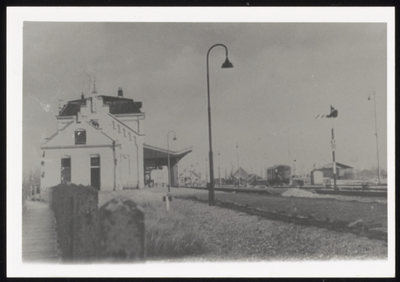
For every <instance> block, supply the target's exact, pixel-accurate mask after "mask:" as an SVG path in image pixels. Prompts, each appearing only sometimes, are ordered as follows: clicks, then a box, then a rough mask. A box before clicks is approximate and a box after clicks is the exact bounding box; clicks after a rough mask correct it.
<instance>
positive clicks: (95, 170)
mask: <svg viewBox="0 0 400 282" xmlns="http://www.w3.org/2000/svg"><path fill="white" fill-rule="evenodd" d="M90 185H91V186H92V187H93V188H96V189H97V190H100V157H99V156H94V157H91V158H90Z"/></svg>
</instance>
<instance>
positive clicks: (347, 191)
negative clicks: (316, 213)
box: [185, 186, 387, 197]
mask: <svg viewBox="0 0 400 282" xmlns="http://www.w3.org/2000/svg"><path fill="white" fill-rule="evenodd" d="M185 188H191V189H199V190H208V188H206V187H202V186H191V187H185ZM273 188H275V190H276V192H273V191H271V189H266V188H253V187H249V188H244V187H243V188H242V187H228V186H217V187H214V190H215V191H222V192H230V193H233V192H235V193H258V194H276V195H277V194H280V193H279V190H280V192H281V193H283V192H285V191H286V190H287V189H290V188H298V187H273ZM300 189H303V190H313V191H314V192H315V193H317V194H324V195H342V196H361V197H387V190H385V189H362V188H359V187H358V188H357V187H340V190H337V191H336V190H333V189H326V188H324V187H310V186H306V187H302V188H300Z"/></svg>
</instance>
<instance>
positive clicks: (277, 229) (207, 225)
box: [173, 200, 387, 261]
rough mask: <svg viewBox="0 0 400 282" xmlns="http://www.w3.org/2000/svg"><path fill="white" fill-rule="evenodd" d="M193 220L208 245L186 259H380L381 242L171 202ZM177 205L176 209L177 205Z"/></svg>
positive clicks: (382, 256) (383, 252)
mask: <svg viewBox="0 0 400 282" xmlns="http://www.w3.org/2000/svg"><path fill="white" fill-rule="evenodd" d="M173 204H174V206H179V210H185V211H186V214H185V215H186V217H189V218H190V219H191V220H192V221H194V222H197V224H198V227H199V229H198V230H200V232H201V233H202V236H205V239H206V241H207V242H208V244H209V246H208V249H207V251H206V253H205V254H203V255H201V256H200V257H192V258H186V260H189V261H190V260H196V261H197V260H200V261H204V260H205V261H210V260H211V261H236V260H240V261H242V260H250V261H259V260H274V261H292V260H294V261H296V260H363V259H386V258H387V244H386V243H385V242H382V241H379V240H371V239H367V238H363V237H358V236H356V235H353V234H348V233H339V232H335V231H330V230H325V229H321V228H316V227H305V226H300V225H295V224H288V223H284V222H279V221H272V220H266V219H262V218H259V217H257V216H250V215H248V214H245V213H240V212H236V211H232V210H228V209H223V208H219V207H208V205H206V204H202V203H197V202H192V201H185V200H174V203H173ZM177 208H178V207H177Z"/></svg>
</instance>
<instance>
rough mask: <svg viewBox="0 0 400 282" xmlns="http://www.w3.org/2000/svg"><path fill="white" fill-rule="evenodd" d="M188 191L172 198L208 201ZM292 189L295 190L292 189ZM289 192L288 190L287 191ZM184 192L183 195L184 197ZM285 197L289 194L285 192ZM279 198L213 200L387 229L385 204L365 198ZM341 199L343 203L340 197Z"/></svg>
mask: <svg viewBox="0 0 400 282" xmlns="http://www.w3.org/2000/svg"><path fill="white" fill-rule="evenodd" d="M186 190H190V189H182V188H179V189H174V190H173V193H174V195H182V196H183V195H196V196H198V197H200V198H202V199H204V200H206V199H207V198H208V195H207V192H206V191H199V190H195V191H197V194H195V192H194V191H186ZM293 190H295V189H293ZM287 192H289V190H287ZM185 193H187V194H185ZM288 194H289V193H288ZM291 194H298V195H305V194H311V193H310V192H306V191H300V192H297V193H291ZM317 196H318V197H282V196H276V195H275V196H272V195H257V194H250V193H249V194H245V193H224V192H221V193H219V194H216V197H215V198H216V200H219V201H224V202H233V203H238V204H243V205H249V206H251V207H256V208H260V209H263V210H266V211H285V212H286V213H288V214H300V215H303V216H308V215H312V216H314V217H315V218H317V219H320V220H325V219H326V218H327V217H329V218H330V219H334V220H346V221H356V220H359V219H362V220H364V221H368V220H372V221H374V222H379V223H381V224H382V227H383V228H386V227H387V202H386V201H384V200H383V199H382V200H383V201H379V199H376V198H375V199H374V198H367V199H364V200H362V201H358V200H356V199H354V197H350V198H349V197H345V196H336V197H335V198H333V197H319V196H325V195H317ZM343 197H345V198H346V200H343V199H342V198H343Z"/></svg>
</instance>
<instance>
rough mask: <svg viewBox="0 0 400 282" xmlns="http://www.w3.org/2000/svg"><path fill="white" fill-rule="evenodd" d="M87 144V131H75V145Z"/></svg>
mask: <svg viewBox="0 0 400 282" xmlns="http://www.w3.org/2000/svg"><path fill="white" fill-rule="evenodd" d="M78 144H86V131H85V130H84V129H78V130H75V145H78Z"/></svg>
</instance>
